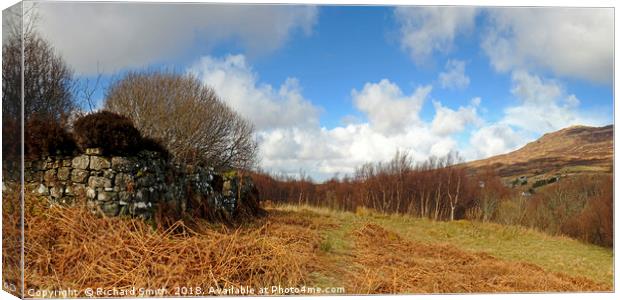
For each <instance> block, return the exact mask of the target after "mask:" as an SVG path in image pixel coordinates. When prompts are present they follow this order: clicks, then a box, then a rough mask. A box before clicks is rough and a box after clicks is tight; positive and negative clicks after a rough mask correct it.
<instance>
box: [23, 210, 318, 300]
mask: <svg viewBox="0 0 620 300" xmlns="http://www.w3.org/2000/svg"><path fill="white" fill-rule="evenodd" d="M26 221H27V222H26V243H25V245H26V249H25V252H26V266H25V269H26V279H25V282H26V289H29V288H34V289H47V290H54V289H77V290H79V291H83V290H84V289H86V288H94V287H101V288H103V289H113V288H116V289H126V288H131V287H135V288H137V289H138V288H150V289H161V288H163V287H166V288H167V289H168V293H169V294H167V295H175V294H174V292H175V290H174V288H175V287H202V288H203V289H204V288H208V287H214V288H231V287H239V286H250V287H254V288H259V287H262V286H272V285H282V286H295V287H296V286H300V285H303V284H304V282H305V277H304V275H305V274H307V273H309V272H311V271H312V264H311V261H312V260H313V259H314V254H313V252H314V249H316V248H317V247H318V243H319V237H318V236H317V235H316V233H315V232H312V231H311V230H306V231H304V230H303V229H302V228H300V227H297V226H290V225H287V224H278V223H272V222H269V221H268V220H263V221H260V222H259V223H257V224H253V225H252V226H247V227H244V228H237V229H229V228H225V227H220V228H215V226H213V225H208V224H206V223H200V222H198V223H196V224H195V225H196V226H195V227H194V228H193V229H192V228H189V227H188V226H187V225H185V224H183V223H182V222H177V223H175V224H174V225H173V226H172V227H170V228H168V229H167V230H154V229H153V228H151V227H150V226H148V225H146V223H144V222H142V221H139V220H133V219H121V218H114V219H112V218H94V217H93V216H92V215H91V214H89V212H88V211H87V210H86V209H84V208H80V207H73V208H63V207H58V206H55V207H52V208H50V209H49V210H46V211H45V212H43V213H42V214H40V215H30V216H28V217H27V218H26ZM190 295H191V294H189V295H188V296H190ZM81 296H83V295H81ZM181 296H183V294H181Z"/></svg>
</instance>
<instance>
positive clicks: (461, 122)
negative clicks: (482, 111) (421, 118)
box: [431, 98, 482, 136]
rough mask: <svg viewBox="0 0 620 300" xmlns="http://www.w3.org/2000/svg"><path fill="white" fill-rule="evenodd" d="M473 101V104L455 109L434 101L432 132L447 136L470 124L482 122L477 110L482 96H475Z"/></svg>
mask: <svg viewBox="0 0 620 300" xmlns="http://www.w3.org/2000/svg"><path fill="white" fill-rule="evenodd" d="M471 102H472V104H471V105H469V106H467V107H463V106H461V107H459V109H458V110H453V109H450V108H448V107H445V106H443V105H441V103H440V102H438V101H433V106H434V107H435V118H433V122H432V123H431V129H432V132H433V133H435V134H438V135H441V136H446V135H451V134H454V133H458V132H461V131H463V130H464V129H465V127H466V126H467V125H469V124H476V125H478V124H481V123H482V120H481V119H480V118H479V117H478V113H477V112H476V106H478V105H480V98H474V99H472V101H471Z"/></svg>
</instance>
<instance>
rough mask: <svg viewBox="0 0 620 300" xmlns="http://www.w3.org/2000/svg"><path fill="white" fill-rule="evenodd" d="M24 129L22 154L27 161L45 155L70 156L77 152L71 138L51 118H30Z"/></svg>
mask: <svg viewBox="0 0 620 300" xmlns="http://www.w3.org/2000/svg"><path fill="white" fill-rule="evenodd" d="M24 129H25V132H24V142H25V149H24V153H25V155H26V158H27V159H37V158H40V157H42V156H45V155H71V154H73V153H74V152H75V151H76V150H77V145H76V143H75V140H74V139H73V136H71V134H69V132H67V130H66V129H65V128H64V127H63V126H61V125H60V124H59V123H58V122H57V121H55V120H54V119H52V118H48V117H31V118H30V119H29V120H28V122H27V123H26V126H25V128H24Z"/></svg>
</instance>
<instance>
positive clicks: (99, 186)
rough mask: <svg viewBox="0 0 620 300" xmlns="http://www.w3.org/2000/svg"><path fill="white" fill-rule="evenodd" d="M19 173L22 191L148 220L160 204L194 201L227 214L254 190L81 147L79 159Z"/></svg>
mask: <svg viewBox="0 0 620 300" xmlns="http://www.w3.org/2000/svg"><path fill="white" fill-rule="evenodd" d="M24 171H25V172H24V179H25V183H26V191H27V192H29V193H33V194H35V195H37V196H41V197H45V198H47V199H49V200H50V201H51V202H52V203H60V204H72V203H74V202H76V201H77V200H81V199H85V201H86V205H87V207H88V208H89V209H90V210H92V211H93V212H94V213H97V214H103V215H106V216H121V215H126V216H133V217H141V218H144V219H152V218H153V217H154V215H155V213H156V211H157V209H158V207H160V206H162V205H165V208H166V209H167V210H170V211H174V212H188V211H191V210H192V209H198V207H197V206H198V205H196V203H200V209H202V210H204V209H208V210H211V211H218V212H224V213H226V214H228V215H233V214H234V213H235V212H236V209H237V204H238V203H239V200H238V198H239V199H241V198H243V197H248V193H249V192H251V191H255V188H254V187H253V184H252V182H251V180H249V179H246V180H245V182H244V184H243V188H242V189H238V188H239V178H237V177H234V176H228V177H227V176H222V175H220V174H217V173H215V172H214V171H213V170H212V169H209V168H204V167H192V166H181V165H178V164H172V163H171V162H169V161H168V160H166V159H165V158H164V157H162V156H161V155H160V154H159V153H157V152H151V151H142V152H140V153H138V154H137V155H136V156H131V157H124V156H105V155H103V154H102V152H101V150H100V149H87V150H86V151H85V154H82V155H79V156H74V157H71V156H50V157H45V158H42V159H40V160H33V161H27V162H26V164H25V170H24ZM235 191H238V192H235ZM241 191H243V193H241ZM192 200H195V201H192ZM256 200H257V199H256ZM257 201H258V200H257Z"/></svg>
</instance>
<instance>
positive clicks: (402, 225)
mask: <svg viewBox="0 0 620 300" xmlns="http://www.w3.org/2000/svg"><path fill="white" fill-rule="evenodd" d="M274 210H277V211H282V212H287V213H290V212H294V213H295V214H302V215H307V216H308V217H309V218H317V217H318V216H321V218H325V216H329V217H328V219H329V220H330V221H332V222H335V223H336V224H338V226H333V227H331V228H329V229H327V230H324V231H323V232H322V233H321V235H322V236H323V237H324V242H323V243H326V245H325V246H323V247H322V248H324V249H330V252H331V253H334V254H340V255H342V256H347V255H349V254H350V253H351V252H352V251H353V248H354V246H355V244H354V243H353V242H352V241H351V240H350V239H348V238H347V237H350V236H351V233H352V232H354V231H355V230H356V229H357V228H359V227H360V226H364V225H367V224H376V225H379V226H381V227H382V228H384V229H385V231H386V232H387V233H388V235H389V234H395V235H397V236H399V237H401V238H402V239H403V240H406V241H414V242H419V243H421V244H424V245H429V246H431V247H432V246H433V245H436V246H438V247H450V248H454V249H458V250H461V251H464V252H470V253H480V252H482V253H485V254H488V255H491V256H493V257H494V258H497V259H499V260H502V261H505V262H514V263H527V264H532V265H535V266H538V267H540V268H542V269H543V270H544V272H546V273H559V274H565V275H568V276H574V277H584V278H587V279H588V280H591V281H593V282H596V283H600V284H603V285H607V286H608V288H609V287H611V286H613V251H612V249H610V248H604V247H599V246H595V245H591V244H586V243H582V242H579V241H576V240H573V239H570V238H566V237H557V236H549V235H547V234H544V233H541V232H538V231H535V230H532V229H527V228H522V227H518V226H505V225H499V224H494V223H480V222H470V221H465V220H460V221H454V222H434V221H431V220H428V219H420V218H411V217H408V216H399V215H384V214H378V213H374V212H372V211H368V210H361V211H358V212H357V213H349V212H335V211H331V210H327V209H322V208H313V207H297V206H280V207H277V208H274ZM336 273H338V272H336Z"/></svg>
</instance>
